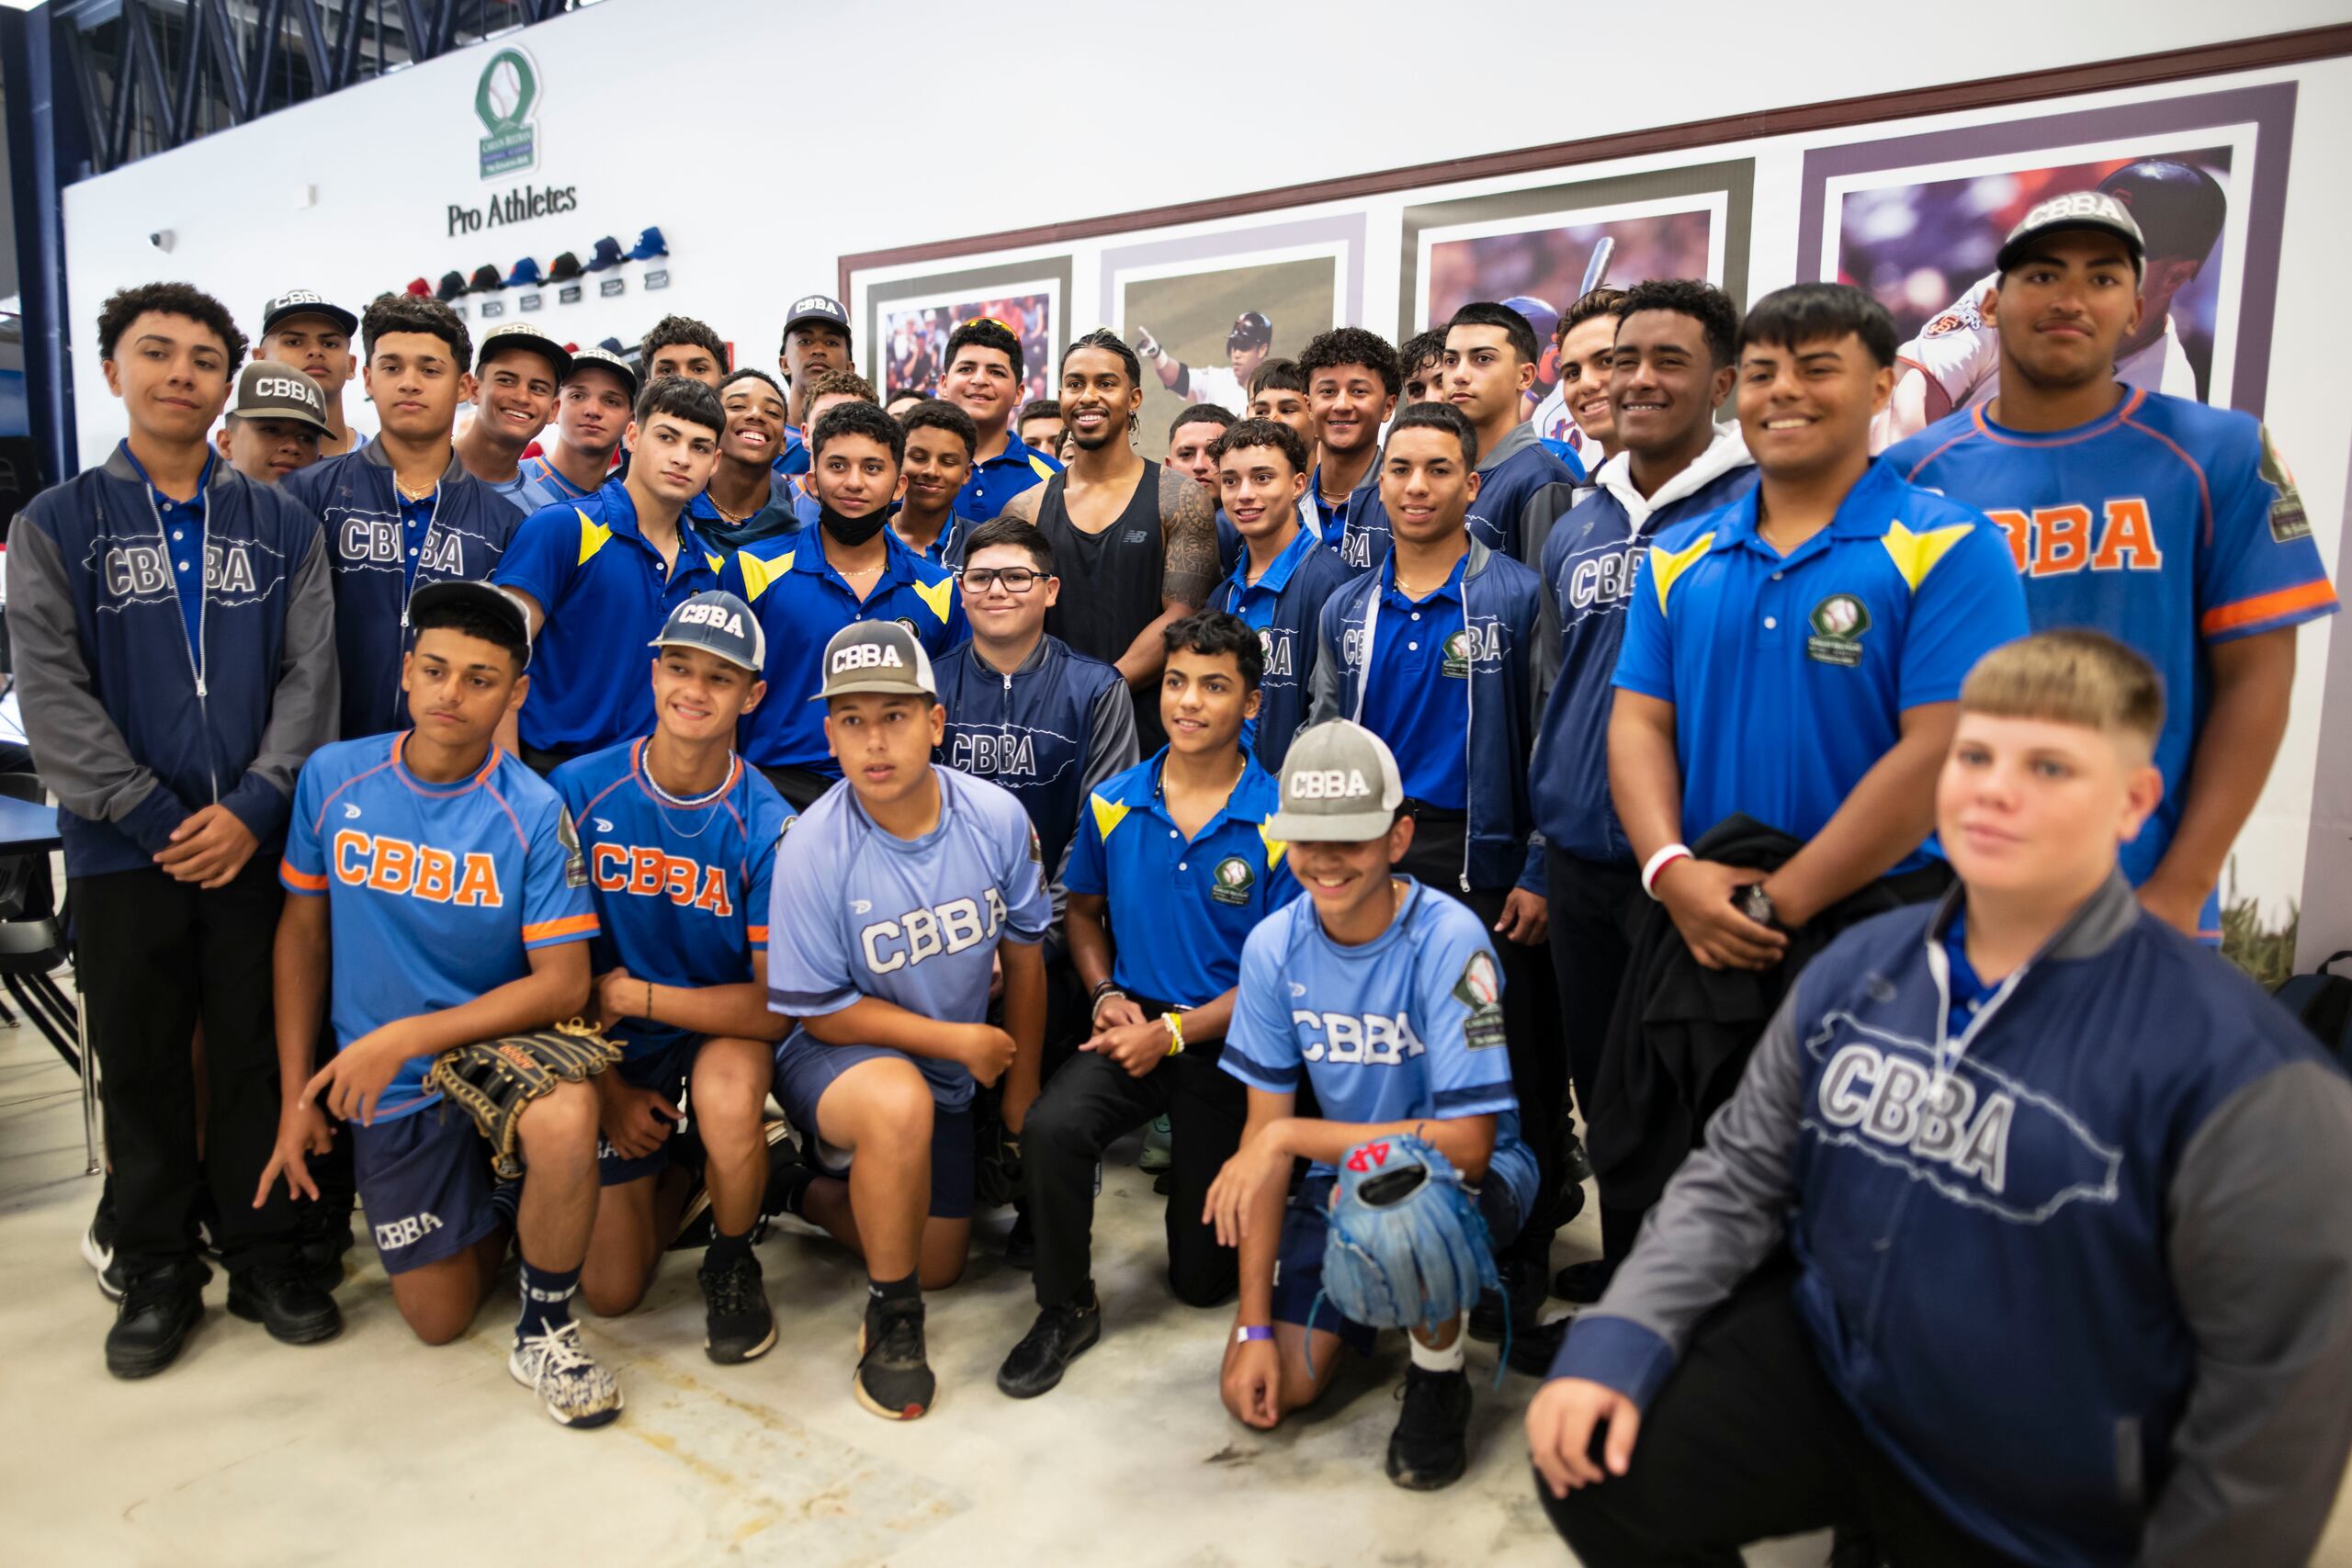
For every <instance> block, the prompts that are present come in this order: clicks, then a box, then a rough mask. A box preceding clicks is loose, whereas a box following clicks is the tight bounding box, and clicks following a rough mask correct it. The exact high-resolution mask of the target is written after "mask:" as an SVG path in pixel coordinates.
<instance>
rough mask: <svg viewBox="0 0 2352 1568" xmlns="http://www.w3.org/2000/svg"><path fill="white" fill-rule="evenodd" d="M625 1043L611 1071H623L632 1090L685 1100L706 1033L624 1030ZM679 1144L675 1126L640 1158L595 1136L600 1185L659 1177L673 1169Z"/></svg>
mask: <svg viewBox="0 0 2352 1568" xmlns="http://www.w3.org/2000/svg"><path fill="white" fill-rule="evenodd" d="M622 1038H623V1040H624V1041H625V1042H626V1043H625V1044H624V1045H623V1048H622V1049H623V1052H624V1054H623V1055H622V1056H621V1059H620V1061H619V1063H618V1064H617V1065H616V1066H614V1067H613V1068H612V1069H611V1070H612V1071H614V1072H616V1073H618V1074H620V1076H621V1082H623V1083H625V1084H627V1085H628V1086H629V1087H630V1088H631V1089H659V1090H661V1092H662V1094H663V1095H664V1096H666V1097H667V1098H668V1100H669V1101H670V1103H671V1104H673V1105H681V1106H682V1105H684V1103H685V1091H686V1077H687V1075H688V1074H689V1073H691V1072H692V1071H693V1070H694V1065H695V1052H696V1051H699V1050H701V1049H702V1043H703V1036H701V1035H699V1034H685V1033H681V1032H673V1031H669V1030H664V1031H662V1032H661V1033H660V1034H656V1035H650V1036H649V1035H642V1034H639V1035H631V1034H628V1032H626V1031H624V1032H622ZM677 1143H678V1134H677V1131H676V1130H675V1129H674V1128H673V1130H672V1132H671V1134H670V1135H669V1136H668V1137H666V1138H664V1139H662V1146H661V1147H659V1148H657V1149H655V1150H654V1151H653V1152H652V1153H651V1154H650V1155H645V1156H640V1157H639V1158H637V1159H626V1158H624V1157H622V1156H620V1155H617V1154H616V1153H614V1152H613V1145H610V1144H608V1143H606V1142H605V1139H604V1134H601V1133H599V1134H597V1136H596V1180H597V1183H598V1185H600V1186H605V1187H618V1186H619V1185H621V1183H623V1182H625V1181H635V1180H637V1179H639V1178H640V1177H646V1176H659V1175H661V1174H662V1172H663V1171H665V1170H667V1169H669V1168H670V1162H671V1151H672V1150H673V1148H675V1146H676V1145H677Z"/></svg>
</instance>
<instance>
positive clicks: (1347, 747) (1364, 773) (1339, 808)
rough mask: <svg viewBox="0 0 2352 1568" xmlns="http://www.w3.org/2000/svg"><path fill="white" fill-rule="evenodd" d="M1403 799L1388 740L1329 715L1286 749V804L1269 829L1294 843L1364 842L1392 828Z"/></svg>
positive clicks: (1268, 824) (1269, 822)
mask: <svg viewBox="0 0 2352 1568" xmlns="http://www.w3.org/2000/svg"><path fill="white" fill-rule="evenodd" d="M1404 803H1405V780H1404V776H1403V775H1402V774H1401V773H1398V772H1397V758H1396V755H1395V753H1393V752H1391V751H1390V750H1388V743H1387V742H1386V741H1385V740H1383V739H1380V737H1379V736H1377V735H1374V733H1373V732H1372V731H1371V730H1369V729H1366V728H1364V727H1363V726H1362V725H1360V724H1351V723H1350V722H1349V721H1348V720H1346V719H1344V718H1329V719H1325V720H1324V721H1323V722H1322V723H1321V724H1310V725H1308V726H1307V727H1306V728H1305V729H1302V730H1300V731H1299V732H1298V735H1297V737H1296V738H1295V739H1293V740H1292V741H1291V743H1290V750H1289V751H1288V752H1286V753H1284V754H1283V796H1282V807H1281V808H1280V809H1279V810H1277V811H1276V812H1275V813H1274V814H1273V816H1272V817H1270V818H1267V819H1266V832H1267V835H1268V836H1269V837H1271V838H1276V839H1286V840H1290V841H1291V842H1293V843H1302V844H1315V843H1335V844H1361V843H1363V842H1364V841H1365V840H1368V839H1377V838H1379V837H1380V836H1381V835H1382V834H1384V833H1385V832H1387V831H1388V829H1389V827H1390V825H1391V824H1393V823H1394V822H1395V821H1396V820H1397V807H1399V806H1402V805H1403V804H1404Z"/></svg>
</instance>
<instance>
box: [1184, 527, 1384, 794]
mask: <svg viewBox="0 0 2352 1568" xmlns="http://www.w3.org/2000/svg"><path fill="white" fill-rule="evenodd" d="M1219 515H1220V516H1222V515H1223V513H1219ZM1249 570H1250V563H1249V561H1248V559H1247V552H1246V550H1245V552H1244V559H1242V560H1241V561H1239V562H1238V563H1237V564H1236V565H1235V566H1234V567H1232V568H1231V569H1230V570H1229V571H1228V572H1227V576H1226V580H1225V581H1223V582H1220V583H1218V584H1217V585H1216V588H1214V589H1213V590H1211V591H1210V592H1209V607H1210V608H1211V609H1215V610H1229V611H1232V612H1233V613H1234V614H1235V615H1239V614H1240V611H1238V609H1235V605H1236V604H1238V603H1239V602H1240V599H1241V597H1242V595H1243V594H1244V593H1245V592H1248V591H1249V584H1248V583H1247V582H1246V581H1244V578H1245V576H1246V574H1247V573H1248V571H1249ZM1354 575H1355V573H1354V572H1353V571H1351V570H1349V568H1348V564H1347V562H1345V561H1343V560H1341V559H1340V554H1339V552H1338V551H1337V550H1332V549H1327V548H1325V547H1322V546H1320V545H1317V546H1315V547H1312V548H1310V549H1309V550H1307V552H1306V554H1305V555H1304V556H1302V557H1301V558H1299V563H1298V565H1297V567H1296V568H1295V570H1293V571H1292V572H1291V574H1290V576H1289V577H1288V578H1287V579H1285V580H1284V581H1283V585H1282V586H1281V587H1280V588H1278V589H1276V590H1275V591H1274V593H1273V608H1272V611H1271V612H1270V613H1269V615H1268V618H1267V622H1266V624H1265V625H1264V626H1260V627H1259V628H1258V641H1259V642H1260V643H1261V645H1263V646H1264V648H1265V650H1266V673H1265V676H1264V678H1263V679H1262V680H1261V681H1260V682H1259V683H1258V699H1259V700H1258V719H1257V728H1256V730H1255V732H1254V734H1253V736H1252V744H1251V747H1250V750H1252V751H1254V752H1255V753H1256V754H1257V758H1258V761H1259V765H1260V766H1261V767H1263V768H1264V769H1265V770H1266V772H1268V773H1272V774H1273V775H1274V776H1275V777H1276V778H1280V777H1281V776H1282V771H1283V753H1284V752H1286V751H1288V750H1290V741H1291V737H1292V736H1294V735H1296V734H1297V733H1298V730H1299V727H1300V726H1301V725H1303V724H1305V723H1306V704H1307V697H1308V695H1309V693H1310V691H1311V688H1312V686H1313V682H1314V679H1315V655H1316V649H1317V648H1318V647H1319V646H1320V643H1319V639H1318V637H1317V632H1318V631H1319V630H1320V628H1321V625H1322V620H1323V606H1324V604H1326V603H1327V602H1328V601H1329V599H1330V597H1331V595H1332V593H1333V592H1336V591H1337V590H1338V589H1339V587H1340V584H1341V583H1343V582H1345V581H1348V579H1350V578H1351V577H1353V576H1354ZM1245 618H1246V617H1245Z"/></svg>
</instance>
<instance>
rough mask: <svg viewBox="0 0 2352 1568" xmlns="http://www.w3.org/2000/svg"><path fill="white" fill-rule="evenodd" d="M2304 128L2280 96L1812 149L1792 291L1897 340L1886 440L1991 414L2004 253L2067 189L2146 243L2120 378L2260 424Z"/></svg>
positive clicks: (2170, 101)
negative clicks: (1817, 289) (1889, 326)
mask: <svg viewBox="0 0 2352 1568" xmlns="http://www.w3.org/2000/svg"><path fill="white" fill-rule="evenodd" d="M2294 113H2295V84H2293V83H2292V82H2281V83H2277V84H2273V85H2266V86H2258V87H2245V88H2238V89H2234V90H2232V91H2228V92H2221V93H2198V94H2188V95H2185V96H2179V97H2173V98H2161V99H2156V100H2153V101H2150V102H2146V103H2138V104H2120V105H2112V106H2108V107H2099V108H2091V109H2079V110H2075V111H2073V112H2070V113H2066V114H2056V115H2046V116H2041V117H2039V118H2032V119H2018V120H2006V121H2000V122H1996V123H1988V124H1985V125H1977V126H1967V127H1962V128H1960V129H1957V130H1941V131H1929V132H1926V133H1924V134H1920V135H1916V136H1900V137H1892V138H1888V139H1886V140H1884V141H1864V142H1855V143H1851V144H1849V145H1846V146H1839V147H1822V148H1815V149H1814V150H1812V151H1811V152H1807V153H1806V154H1805V160H1804V190H1803V197H1802V203H1801V206H1800V209H1799V216H1798V223H1799V228H1798V243H1799V246H1800V252H1799V256H1798V266H1797V276H1800V277H1818V278H1824V279H1838V280H1840V281H1843V282H1847V283H1852V284H1857V285H1859V286H1860V287H1862V288H1867V289H1869V290H1870V291H1871V293H1872V294H1873V295H1875V296H1876V297H1877V298H1878V299H1879V301H1880V303H1882V304H1883V305H1884V306H1886V308H1887V310H1889V311H1890V312H1892V313H1893V315H1894V320H1895V325H1896V327H1897V329H1898V330H1899V332H1900V333H1901V336H1902V340H1903V342H1902V346H1901V348H1900V349H1899V350H1898V351H1897V352H1898V357H1899V360H1900V366H1899V368H1900V372H1901V373H1900V375H1899V377H1898V378H1897V381H1896V386H1895V394H1894V400H1893V404H1892V406H1891V407H1890V409H1889V411H1888V416H1887V418H1886V420H1885V421H1884V422H1883V424H1882V429H1881V434H1882V437H1883V440H1884V441H1895V440H1900V439H1901V438H1902V437H1904V436H1905V435H1908V434H1912V433H1913V432H1915V431H1917V430H1919V429H1922V428H1924V427H1925V426H1927V425H1928V424H1931V423H1934V422H1935V421H1936V420H1938V419H1940V418H1942V417H1943V416H1944V415H1945V414H1946V413H1949V412H1952V411H1953V410H1955V409H1966V408H1974V407H1981V406H1983V405H1984V404H1985V403H1988V402H1990V401H1992V400H1993V398H1994V396H1995V395H1996V393H1997V392H1998V391H1999V389H2000V355H1999V349H1998V345H1997V343H1996V339H1995V335H1994V331H1993V328H1992V326H1991V324H1990V323H1989V322H1987V321H1985V319H1984V316H1983V312H1982V304H1983V300H1984V298H1985V295H1987V294H1989V293H1990V292H1992V290H1993V288H1995V286H1996V284H1997V282H1998V277H1997V275H1996V273H1995V271H1994V266H1993V257H1994V254H1995V252H1996V251H1997V250H1998V249H1999V248H2000V243H2001V240H2002V238H2003V237H2004V236H2005V235H2006V234H2007V232H2008V231H2009V229H2010V228H2011V227H2012V226H2013V225H2015V224H2016V222H2017V221H2018V219H2020V218H2022V217H2023V216H2024V215H2025V213H2026V212H2027V210H2028V209H2030V208H2031V207H2032V206H2033V205H2034V204H2035V203H2036V202H2039V201H2042V200H2045V199H2047V198H2048V197H2053V196H2061V195H2064V194H2066V193H2067V192H2070V191H2086V190H2101V191H2106V192H2108V193H2109V194H2110V195H2112V196H2114V197H2117V198H2118V199H2120V200H2121V201H2122V202H2124V203H2125V204H2126V205H2127V206H2129V207H2130V208H2131V209H2132V213H2133V216H2134V217H2135V218H2137V220H2139V223H2140V227H2141V230H2142V231H2143V233H2144V234H2145V236H2146V238H2147V243H2148V263H2147V271H2146V275H2145V276H2144V278H2143V282H2142V286H2141V288H2142V299H2143V303H2144V306H2145V310H2144V314H2143V319H2142V321H2141V325H2140V328H2139V331H2138V332H2137V333H2134V334H2133V335H2132V336H2131V338H2130V339H2128V340H2127V341H2126V342H2125V344H2123V348H2122V351H2121V353H2120V354H2119V355H2118V356H2117V361H2116V364H2117V371H2118V374H2119V376H2120V378H2121V379H2122V380H2124V381H2126V382H2129V383H2131V385H2134V386H2141V387H2145V388H2148V389H2151V390H2154V391H2162V392H2168V393H2171V394H2173V395H2175V396H2178V397H2188V398H2197V399H2200V400H2204V401H2206V402H2209V403H2213V404H2217V405H2221V406H2225V407H2231V408H2237V409H2242V410H2245V412H2249V413H2253V414H2256V415H2257V416H2259V415H2260V413H2261V412H2262V403H2263V394H2264V390H2265V387H2266V385H2267V382H2268V380H2269V370H2270V328H2271V315H2272V304H2273V300H2274V299H2275V297H2276V292H2277V285H2278V242H2279V235H2280V232H2281V230H2282V228H2283V226H2284V222H2285V216H2286V196H2287V161H2288V152H2289V147H2290V141H2291V140H2292V137H2293V130H2294Z"/></svg>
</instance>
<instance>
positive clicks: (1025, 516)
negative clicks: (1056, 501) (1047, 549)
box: [991, 479, 1046, 528]
mask: <svg viewBox="0 0 2352 1568" xmlns="http://www.w3.org/2000/svg"><path fill="white" fill-rule="evenodd" d="M1045 500H1046V481H1045V480H1043V479H1040V480H1038V481H1037V482H1036V483H1035V484H1033V485H1031V486H1030V487H1029V488H1028V489H1027V490H1024V491H1022V492H1021V493H1020V494H1019V495H1016V496H1014V497H1013V498H1012V500H1011V501H1009V502H1005V506H1004V510H1003V511H1002V512H1000V513H997V516H998V517H1018V518H1020V519H1021V521H1023V523H1026V524H1028V525H1030V526H1031V527H1033V528H1034V527H1035V526H1036V525H1037V508H1038V507H1039V506H1040V505H1042V504H1044V502H1045ZM991 521H993V519H991Z"/></svg>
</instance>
